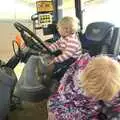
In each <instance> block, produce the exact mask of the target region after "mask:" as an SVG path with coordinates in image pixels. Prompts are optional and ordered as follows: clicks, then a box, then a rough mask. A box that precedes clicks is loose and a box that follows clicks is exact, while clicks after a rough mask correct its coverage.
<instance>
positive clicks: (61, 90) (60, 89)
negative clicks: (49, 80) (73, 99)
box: [58, 84, 65, 93]
mask: <svg viewBox="0 0 120 120" xmlns="http://www.w3.org/2000/svg"><path fill="white" fill-rule="evenodd" d="M64 89H65V88H64V85H62V84H61V85H60V86H59V87H58V92H59V93H61V92H63V91H64Z"/></svg>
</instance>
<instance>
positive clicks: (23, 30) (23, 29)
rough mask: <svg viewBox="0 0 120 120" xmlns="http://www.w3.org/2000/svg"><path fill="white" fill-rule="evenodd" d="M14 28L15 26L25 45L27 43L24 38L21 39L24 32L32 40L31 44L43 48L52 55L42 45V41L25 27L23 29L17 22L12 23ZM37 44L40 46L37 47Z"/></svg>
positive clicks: (49, 52)
mask: <svg viewBox="0 0 120 120" xmlns="http://www.w3.org/2000/svg"><path fill="white" fill-rule="evenodd" d="M14 26H15V28H16V29H17V30H18V31H19V32H20V34H21V37H22V38H23V40H24V42H25V43H26V42H28V41H26V40H25V39H24V37H23V34H24V32H26V33H27V34H28V35H30V36H31V37H33V38H34V40H33V39H32V42H33V43H34V44H35V45H36V46H37V47H39V46H40V45H41V46H42V47H44V48H45V49H46V50H47V52H48V54H51V55H52V51H51V50H50V49H49V48H48V47H47V46H46V45H45V44H44V43H43V41H42V40H41V39H40V38H39V37H38V36H37V35H35V34H34V33H33V32H32V31H31V30H29V29H28V28H27V27H25V26H24V25H23V24H21V23H19V22H15V23H14ZM35 40H36V41H35ZM39 44H40V45H39Z"/></svg>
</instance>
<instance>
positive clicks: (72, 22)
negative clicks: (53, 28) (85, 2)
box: [57, 16, 80, 33]
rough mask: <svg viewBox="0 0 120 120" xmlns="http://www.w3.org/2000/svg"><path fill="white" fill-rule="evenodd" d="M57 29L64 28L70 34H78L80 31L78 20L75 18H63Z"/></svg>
mask: <svg viewBox="0 0 120 120" xmlns="http://www.w3.org/2000/svg"><path fill="white" fill-rule="evenodd" d="M57 27H58V28H59V27H66V28H68V29H69V30H70V32H71V33H75V32H78V31H79V29H80V25H79V20H78V19H77V18H76V17H70V16H65V17H63V18H62V19H61V20H60V21H59V22H58V24H57Z"/></svg>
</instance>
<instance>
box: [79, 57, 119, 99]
mask: <svg viewBox="0 0 120 120" xmlns="http://www.w3.org/2000/svg"><path fill="white" fill-rule="evenodd" d="M81 80H82V86H83V89H84V90H85V92H86V94H87V95H90V96H93V97H95V98H96V99H97V100H104V101H109V100H111V99H112V98H113V97H114V96H115V95H117V93H118V92H119V90H120V64H119V63H118V62H117V61H116V60H114V59H112V58H110V57H108V56H104V55H100V56H97V57H95V58H93V59H92V60H91V61H90V62H89V63H88V65H87V66H86V68H85V69H84V71H83V72H82V73H81Z"/></svg>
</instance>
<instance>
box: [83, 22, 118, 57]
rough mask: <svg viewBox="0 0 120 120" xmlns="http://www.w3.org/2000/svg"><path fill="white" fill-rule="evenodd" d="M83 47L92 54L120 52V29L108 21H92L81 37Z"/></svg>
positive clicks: (115, 53)
mask: <svg viewBox="0 0 120 120" xmlns="http://www.w3.org/2000/svg"><path fill="white" fill-rule="evenodd" d="M81 43H82V47H83V49H85V50H87V51H88V52H89V53H90V55H91V56H95V55H98V54H113V55H118V54H119V45H120V29H119V28H117V27H115V26H114V25H113V24H111V23H108V22H94V23H90V24H89V25H88V26H87V28H86V30H85V33H84V34H83V36H82V37H81Z"/></svg>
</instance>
